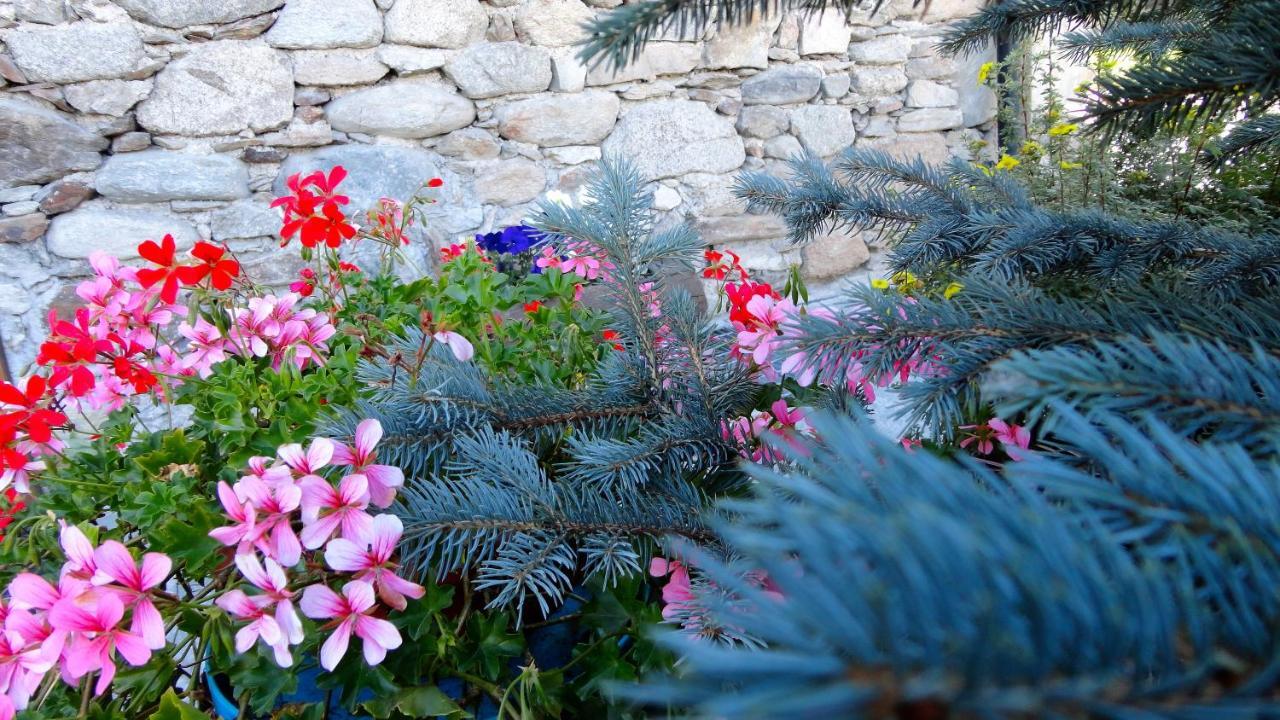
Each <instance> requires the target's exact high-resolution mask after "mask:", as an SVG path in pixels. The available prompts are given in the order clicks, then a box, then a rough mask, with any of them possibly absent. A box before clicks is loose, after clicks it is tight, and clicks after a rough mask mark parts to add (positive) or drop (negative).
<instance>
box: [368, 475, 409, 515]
mask: <svg viewBox="0 0 1280 720" xmlns="http://www.w3.org/2000/svg"><path fill="white" fill-rule="evenodd" d="M364 476H365V477H366V478H368V481H369V501H370V502H371V503H373V504H374V505H376V506H378V507H380V508H385V507H390V506H391V503H392V502H393V501H394V500H395V499H396V488H399V487H402V486H403V485H404V472H403V471H402V470H400V468H398V467H393V466H391V465H369V466H366V467H365V469H364Z"/></svg>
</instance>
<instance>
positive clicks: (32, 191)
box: [0, 185, 40, 205]
mask: <svg viewBox="0 0 1280 720" xmlns="http://www.w3.org/2000/svg"><path fill="white" fill-rule="evenodd" d="M38 192H40V186H39V185H19V186H17V187H11V188H9V189H8V190H0V205H3V204H4V203H15V202H22V201H23V200H30V199H31V198H33V197H35V196H36V193H38Z"/></svg>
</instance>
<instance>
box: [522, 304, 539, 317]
mask: <svg viewBox="0 0 1280 720" xmlns="http://www.w3.org/2000/svg"><path fill="white" fill-rule="evenodd" d="M541 309H542V301H541V300H534V301H533V302H527V303H525V304H524V311H525V314H527V315H532V314H534V313H536V312H538V311H539V310H541Z"/></svg>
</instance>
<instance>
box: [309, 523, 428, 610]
mask: <svg viewBox="0 0 1280 720" xmlns="http://www.w3.org/2000/svg"><path fill="white" fill-rule="evenodd" d="M403 533H404V525H402V524H401V523H400V518H398V517H396V516H395V515H379V516H377V517H375V518H374V519H373V524H372V526H371V528H370V531H369V532H368V533H366V534H363V535H360V536H358V537H355V538H351V539H347V538H336V539H334V540H330V541H329V545H328V547H327V548H325V552H324V559H325V562H327V563H329V567H331V568H333V569H334V570H337V571H338V572H347V573H355V579H356V580H363V581H365V582H367V583H370V584H371V585H373V587H374V588H375V589H376V590H377V591H378V597H380V598H381V599H382V601H383V602H384V603H386V604H387V605H389V606H390V607H393V608H395V609H396V610H404V609H405V607H406V606H407V605H408V601H407V600H405V597H406V596H408V597H411V598H414V599H417V598H420V597H422V596H423V594H424V593H425V592H426V591H425V590H424V589H423V588H422V586H421V585H417V584H415V583H411V582H409V581H408V580H405V579H404V578H401V577H399V576H398V575H396V564H395V563H394V562H392V560H391V557H392V556H393V555H395V552H396V544H397V543H399V542H400V535H401V534H403Z"/></svg>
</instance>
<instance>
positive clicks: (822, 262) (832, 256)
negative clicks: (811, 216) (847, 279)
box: [801, 233, 871, 280]
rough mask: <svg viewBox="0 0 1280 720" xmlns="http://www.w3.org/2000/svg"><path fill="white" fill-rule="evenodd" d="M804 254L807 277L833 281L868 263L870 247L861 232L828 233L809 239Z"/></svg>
mask: <svg viewBox="0 0 1280 720" xmlns="http://www.w3.org/2000/svg"><path fill="white" fill-rule="evenodd" d="M801 255H802V257H803V258H804V265H803V268H804V275H805V279H808V280H830V279H833V278H838V277H840V276H842V275H846V274H848V273H850V272H852V271H853V270H856V269H857V268H860V267H862V266H863V265H865V264H866V263H867V261H868V260H870V259H871V250H870V249H868V248H867V243H866V242H864V241H863V239H862V236H861V235H853V236H848V235H843V234H838V233H826V234H824V235H819V236H818V237H815V238H814V239H812V240H810V241H809V242H808V244H806V245H805V247H804V251H803V252H802V253H801Z"/></svg>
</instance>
